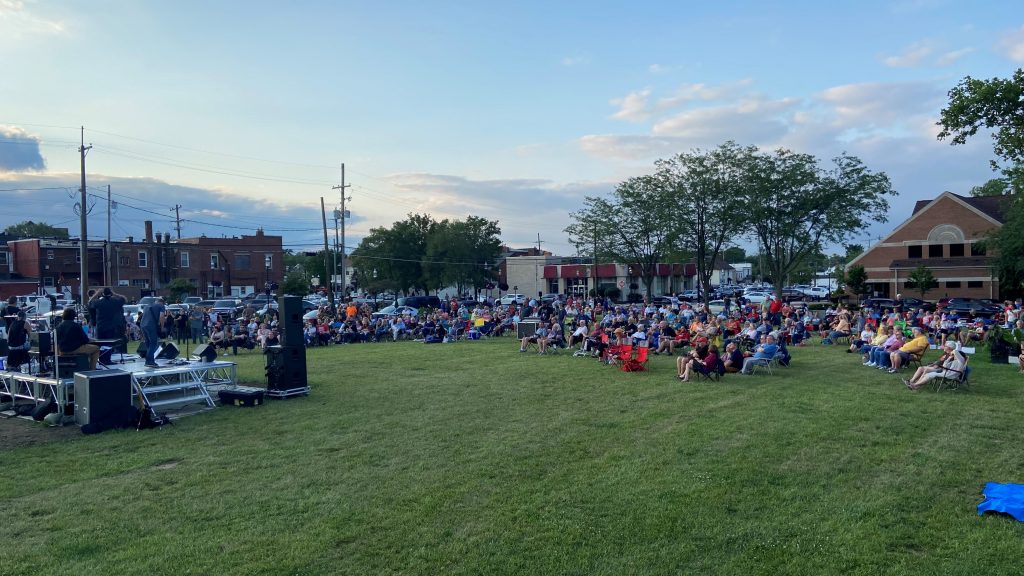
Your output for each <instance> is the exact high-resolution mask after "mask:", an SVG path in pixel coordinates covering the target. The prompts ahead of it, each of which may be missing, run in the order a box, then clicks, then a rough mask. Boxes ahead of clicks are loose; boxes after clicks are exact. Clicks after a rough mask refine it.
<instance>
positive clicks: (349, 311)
mask: <svg viewBox="0 0 1024 576" xmlns="http://www.w3.org/2000/svg"><path fill="white" fill-rule="evenodd" d="M358 315H359V309H358V308H356V303H355V302H353V301H352V300H351V299H349V301H348V306H345V319H346V320H353V319H355V317H356V316H358Z"/></svg>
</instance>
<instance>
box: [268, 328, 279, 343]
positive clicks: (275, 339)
mask: <svg viewBox="0 0 1024 576" xmlns="http://www.w3.org/2000/svg"><path fill="white" fill-rule="evenodd" d="M265 342H266V345H267V346H280V345H281V336H280V335H279V334H278V333H277V330H271V331H270V334H267V339H266V340H265Z"/></svg>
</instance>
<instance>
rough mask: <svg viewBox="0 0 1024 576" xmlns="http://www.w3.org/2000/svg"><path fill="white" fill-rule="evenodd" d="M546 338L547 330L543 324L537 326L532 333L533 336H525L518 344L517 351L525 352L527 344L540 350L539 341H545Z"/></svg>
mask: <svg viewBox="0 0 1024 576" xmlns="http://www.w3.org/2000/svg"><path fill="white" fill-rule="evenodd" d="M547 336H548V329H547V328H546V327H545V326H544V325H543V324H538V325H537V331H536V332H534V333H533V336H527V337H525V338H523V339H522V340H521V341H520V342H519V351H520V352H526V345H527V344H537V347H538V350H539V348H540V341H541V340H546V339H547Z"/></svg>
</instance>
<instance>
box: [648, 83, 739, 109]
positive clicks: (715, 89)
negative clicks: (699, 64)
mask: <svg viewBox="0 0 1024 576" xmlns="http://www.w3.org/2000/svg"><path fill="white" fill-rule="evenodd" d="M751 84H752V81H751V80H750V79H749V78H748V79H745V80H739V81H737V82H727V83H725V84H720V85H717V86H713V85H712V86H709V85H707V84H701V83H698V84H683V85H682V86H680V87H679V88H677V89H676V91H675V93H674V94H673V95H672V96H669V97H666V98H661V99H659V100H658V103H657V105H656V108H657V110H659V111H665V110H671V109H673V108H678V107H680V106H683V105H685V104H688V103H690V102H694V101H700V100H703V101H710V100H723V99H726V98H730V97H733V96H735V95H738V94H741V93H742V92H743V91H744V90H746V89H748V88H749V87H750V85H751Z"/></svg>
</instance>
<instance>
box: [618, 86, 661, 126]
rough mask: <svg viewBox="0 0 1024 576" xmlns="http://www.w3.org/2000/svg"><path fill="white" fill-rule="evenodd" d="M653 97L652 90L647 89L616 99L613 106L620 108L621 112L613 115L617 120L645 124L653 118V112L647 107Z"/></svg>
mask: <svg viewBox="0 0 1024 576" xmlns="http://www.w3.org/2000/svg"><path fill="white" fill-rule="evenodd" d="M650 96H651V90H650V89H649V88H645V89H643V90H638V91H636V92H630V93H629V94H627V95H626V96H624V97H622V98H615V99H614V100H612V101H611V103H612V104H614V105H615V106H618V107H619V111H618V112H616V113H615V114H612V118H615V119H616V120H625V121H627V122H643V121H644V120H647V119H648V118H650V117H651V111H650V109H649V108H648V106H647V99H648V98H650Z"/></svg>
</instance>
